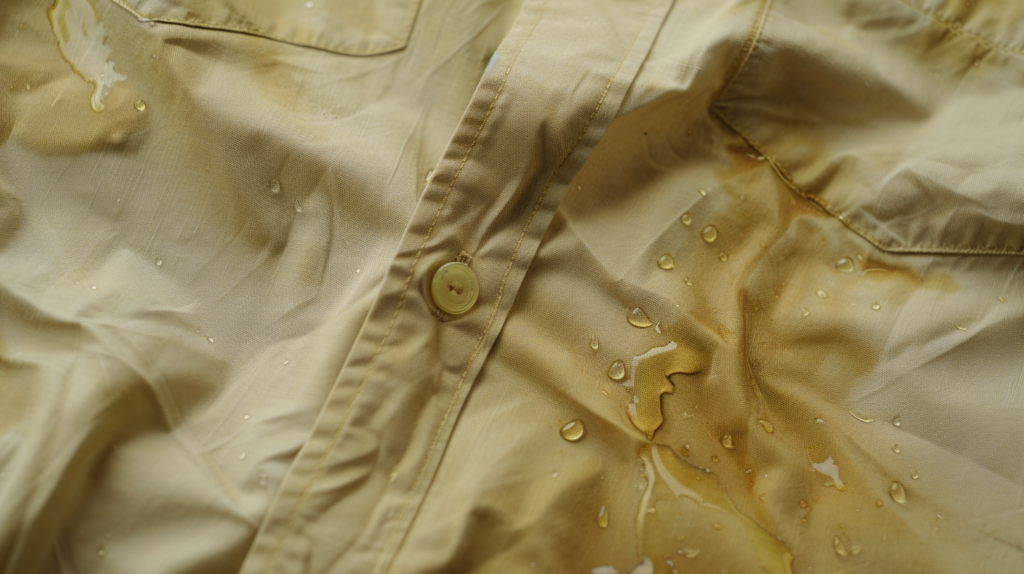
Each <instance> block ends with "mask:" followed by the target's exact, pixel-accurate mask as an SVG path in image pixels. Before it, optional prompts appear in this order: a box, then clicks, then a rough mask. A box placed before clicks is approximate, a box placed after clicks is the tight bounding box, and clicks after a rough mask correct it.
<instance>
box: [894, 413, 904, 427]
mask: <svg viewBox="0 0 1024 574" xmlns="http://www.w3.org/2000/svg"><path fill="white" fill-rule="evenodd" d="M902 425H903V421H901V420H900V415H896V417H895V418H893V419H892V426H894V427H898V426H902Z"/></svg>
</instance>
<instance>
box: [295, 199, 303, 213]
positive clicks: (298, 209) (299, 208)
mask: <svg viewBox="0 0 1024 574" xmlns="http://www.w3.org/2000/svg"><path fill="white" fill-rule="evenodd" d="M295 213H302V206H301V205H299V202H298V201H296V202H295Z"/></svg>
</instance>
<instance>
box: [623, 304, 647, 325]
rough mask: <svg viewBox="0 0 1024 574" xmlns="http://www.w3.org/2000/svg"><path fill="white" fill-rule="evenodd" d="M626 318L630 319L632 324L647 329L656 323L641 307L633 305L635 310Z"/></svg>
mask: <svg viewBox="0 0 1024 574" xmlns="http://www.w3.org/2000/svg"><path fill="white" fill-rule="evenodd" d="M626 320H627V321H629V324H630V325H632V326H634V327H640V328H641V329H646V328H647V327H650V326H651V325H653V324H654V323H652V322H651V320H650V319H648V318H647V314H645V313H644V312H643V309H641V308H640V307H633V310H632V311H630V312H629V315H627V316H626Z"/></svg>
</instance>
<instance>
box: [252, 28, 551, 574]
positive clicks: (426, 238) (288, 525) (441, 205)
mask: <svg viewBox="0 0 1024 574" xmlns="http://www.w3.org/2000/svg"><path fill="white" fill-rule="evenodd" d="M539 20H540V18H539V17H538V22H539ZM536 26H537V23H536V22H535V23H534V28H531V29H530V34H528V35H527V38H526V40H525V41H524V42H523V45H522V46H520V48H519V51H518V52H516V55H515V56H514V57H513V59H512V62H511V63H509V66H508V68H507V69H506V70H505V76H504V77H503V78H502V80H501V84H500V85H499V86H498V89H497V91H496V92H495V94H494V98H492V99H491V103H490V105H489V106H488V107H487V112H486V113H485V114H484V117H483V119H482V120H481V121H480V126H479V127H478V128H477V130H476V133H475V134H474V135H473V141H472V142H471V143H470V145H469V149H467V150H466V153H465V155H463V156H462V160H461V162H460V163H459V168H458V170H456V172H455V176H454V177H452V181H451V182H450V183H449V184H448V188H447V189H446V190H445V192H444V196H443V197H442V198H441V202H440V203H439V204H438V206H437V211H436V212H435V213H434V219H433V221H431V223H430V227H429V228H428V229H427V232H426V234H425V236H424V238H423V243H422V244H421V245H420V247H419V250H417V251H416V256H415V258H414V259H413V262H412V265H411V266H410V268H409V274H408V276H406V278H405V285H404V286H403V288H402V293H401V295H399V298H398V304H397V305H396V306H395V312H394V313H393V314H392V316H391V322H390V323H388V328H387V330H386V331H385V332H384V337H383V338H382V339H381V342H380V345H379V346H378V347H377V350H376V351H375V352H374V353H373V356H372V357H371V358H370V362H369V363H368V364H367V365H366V374H365V375H364V376H363V378H362V380H360V381H359V385H358V386H357V387H356V393H355V395H354V396H353V397H352V400H351V402H350V403H349V406H348V409H347V410H346V411H345V415H344V416H343V417H342V420H341V421H340V422H339V423H338V426H337V428H336V429H335V431H334V435H333V436H332V437H331V442H330V443H329V444H328V446H327V448H326V449H325V450H324V453H323V454H322V455H321V456H320V460H318V461H317V463H316V466H315V467H314V468H313V472H312V474H311V475H310V477H309V479H308V480H307V482H306V486H305V487H304V488H303V490H302V493H301V494H300V496H299V500H297V501H296V502H295V506H294V508H292V512H291V514H290V515H289V517H288V522H287V523H286V524H285V528H284V531H283V532H282V533H281V536H280V537H279V538H278V542H277V545H276V546H275V548H274V553H273V554H272V555H271V557H270V560H269V562H268V563H267V567H266V568H265V569H264V570H263V571H264V572H270V570H271V568H273V567H274V564H275V562H277V558H278V556H280V554H281V549H282V548H283V547H284V541H285V538H287V537H288V534H290V533H291V530H292V528H294V526H295V521H296V519H297V518H298V514H299V509H300V507H301V506H302V504H303V502H305V500H306V498H307V497H308V496H309V493H310V491H311V490H312V488H313V484H314V483H315V482H316V480H317V478H318V477H319V475H320V471H321V470H322V469H323V466H324V463H325V462H326V461H327V457H328V456H329V455H330V454H331V452H333V450H334V447H335V445H337V443H338V440H339V439H340V438H341V434H342V432H343V431H344V429H345V424H346V423H348V419H349V417H350V416H351V414H352V409H353V408H354V407H355V404H356V401H358V399H359V397H360V395H362V391H363V388H364V387H365V385H366V381H367V380H368V379H369V378H370V375H371V374H373V371H372V367H373V365H374V363H376V361H377V357H378V356H380V353H381V351H382V350H383V349H384V345H385V344H386V343H387V341H388V339H389V338H390V336H391V331H392V330H393V329H394V326H395V323H396V322H397V321H398V314H399V312H400V311H401V310H402V305H403V303H404V302H405V296H406V295H407V294H408V292H409V285H410V284H411V282H412V277H413V274H414V273H415V272H416V265H417V264H418V263H419V260H420V257H421V256H422V254H423V250H424V248H426V246H427V243H428V242H429V241H430V237H431V234H432V233H433V231H434V227H435V226H436V225H437V222H438V220H439V219H440V218H441V211H442V210H443V209H444V206H445V205H446V204H447V202H448V196H449V195H450V194H451V192H452V189H453V188H454V187H455V183H456V182H457V181H458V179H459V175H460V174H461V173H462V169H463V168H464V167H465V165H466V162H467V161H468V160H469V155H470V153H471V152H472V151H473V149H474V148H475V147H476V143H477V141H478V140H479V138H480V134H481V133H482V132H483V130H484V127H485V126H486V125H487V121H488V120H489V119H490V117H491V112H492V111H494V105H495V104H496V103H497V101H498V97H499V96H500V95H501V94H502V92H503V91H504V89H505V82H507V81H508V76H509V74H510V73H511V72H512V68H513V67H514V66H515V64H516V61H517V60H518V59H519V54H521V53H522V51H523V47H525V46H526V42H527V41H528V40H529V38H530V36H531V35H532V34H533V30H534V29H535V28H536Z"/></svg>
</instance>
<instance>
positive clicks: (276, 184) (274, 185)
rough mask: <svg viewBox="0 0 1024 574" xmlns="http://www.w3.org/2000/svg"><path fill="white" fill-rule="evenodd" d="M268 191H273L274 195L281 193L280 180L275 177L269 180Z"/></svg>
mask: <svg viewBox="0 0 1024 574" xmlns="http://www.w3.org/2000/svg"><path fill="white" fill-rule="evenodd" d="M270 193H273V194H274V195H277V194H279V193H281V182H280V181H278V180H276V179H272V180H270Z"/></svg>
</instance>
